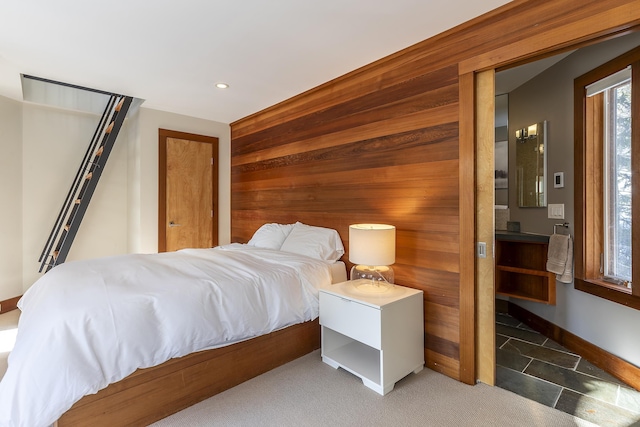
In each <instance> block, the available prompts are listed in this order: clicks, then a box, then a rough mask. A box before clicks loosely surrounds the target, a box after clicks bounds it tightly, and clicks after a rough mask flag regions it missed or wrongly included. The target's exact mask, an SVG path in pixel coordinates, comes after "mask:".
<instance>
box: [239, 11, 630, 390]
mask: <svg viewBox="0 0 640 427" xmlns="http://www.w3.org/2000/svg"><path fill="white" fill-rule="evenodd" d="M638 23H640V8H638V7H637V1H633V0H609V1H595V0H591V1H589V0H588V1H584V2H576V1H573V0H519V1H514V2H511V3H508V4H507V5H505V6H503V7H501V8H499V9H497V10H495V11H492V12H490V13H488V14H485V15H483V16H481V17H478V18H477V19H475V20H473V21H470V22H468V23H465V24H462V25H460V26H458V27H456V28H453V29H451V30H449V31H447V32H445V33H442V34H440V35H438V36H436V37H433V38H431V39H428V40H425V41H423V42H421V43H418V44H416V45H414V46H411V47H409V48H407V49H405V50H403V51H400V52H397V53H395V54H393V55H390V56H388V57H386V58H383V59H381V60H379V61H377V62H374V63H372V64H370V65H367V66H365V67H362V68H360V69H358V70H355V71H353V72H351V73H349V74H346V75H344V76H342V77H339V78H336V79H334V80H332V81H330V82H327V83H326V84H324V85H321V86H319V87H317V88H313V89H311V90H309V91H307V92H305V93H302V94H300V95H299V96H296V97H294V98H292V99H290V100H287V101H284V102H281V103H279V104H277V105H274V106H273V107H270V108H268V109H266V110H264V111H261V112H259V113H256V114H253V115H251V116H249V117H246V118H244V119H242V120H239V121H237V122H235V123H232V125H231V139H232V142H231V144H232V146H231V153H232V159H231V166H232V170H231V174H232V177H231V182H232V195H231V200H232V206H231V210H232V211H231V226H232V227H231V228H232V229H231V238H232V241H238V242H246V241H248V240H249V238H250V237H251V235H252V234H253V232H254V231H255V230H256V229H257V228H258V227H260V226H261V225H262V224H263V223H266V222H281V223H290V222H295V221H302V222H305V223H307V224H311V225H318V226H324V227H331V228H335V229H337V230H338V232H339V233H340V235H341V237H342V239H343V241H344V243H345V247H346V249H347V251H348V247H349V242H348V227H349V224H352V223H356V222H381V223H389V224H393V225H395V226H396V228H397V236H398V237H397V256H396V265H395V266H394V269H395V271H396V282H397V283H399V284H402V285H404V286H409V287H415V288H418V289H422V290H423V291H424V292H425V294H424V295H425V296H424V298H425V358H426V364H427V366H428V367H430V368H433V369H436V370H438V371H440V372H443V373H445V374H446V375H449V376H451V377H453V378H456V379H459V380H461V381H464V382H466V383H470V384H471V383H474V382H475V379H476V369H475V356H476V345H475V340H476V317H475V310H476V283H475V247H474V243H475V239H476V238H475V234H474V230H475V229H476V211H475V203H476V200H475V187H476V176H475V169H476V166H475V165H476V154H475V141H476V133H475V123H476V120H477V119H476V114H475V113H476V111H475V110H476V106H475V90H476V88H475V74H474V73H475V72H476V71H478V70H491V69H493V68H495V67H498V66H508V65H509V64H510V63H516V62H518V61H523V60H527V59H528V58H533V57H535V56H539V55H548V54H550V53H553V52H556V51H559V50H565V49H569V48H571V47H572V46H575V45H578V44H585V43H587V42H589V41H590V40H596V39H598V38H603V37H607V36H608V34H622V33H624V32H625V31H629V30H630V29H632V28H633V27H634V26H636V25H638ZM483 96H485V97H486V96H487V95H486V93H485V94H484V95H483ZM479 98H480V99H482V96H481V97H479ZM485 99H486V98H485ZM478 161H489V160H486V159H478ZM481 179H483V180H486V178H484V177H483V178H481ZM491 181H492V179H491ZM479 184H480V185H483V186H492V185H493V183H492V182H491V183H487V182H483V183H479ZM483 215H484V214H483ZM485 222H491V221H485ZM492 227H493V224H491V229H492ZM344 260H345V261H347V263H348V255H345V257H344ZM429 310H431V311H429ZM440 313H445V314H446V315H445V316H443V317H441V316H438V314H440ZM488 327H492V326H488ZM445 335H446V336H445Z"/></svg>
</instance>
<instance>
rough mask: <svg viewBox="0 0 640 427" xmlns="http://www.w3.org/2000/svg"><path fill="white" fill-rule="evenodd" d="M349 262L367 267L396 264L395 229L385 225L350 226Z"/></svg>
mask: <svg viewBox="0 0 640 427" xmlns="http://www.w3.org/2000/svg"><path fill="white" fill-rule="evenodd" d="M349 261H351V262H352V263H354V264H362V265H369V266H378V265H391V264H393V263H394V262H396V228H395V227H394V226H393V225H387V224H353V225H350V226H349Z"/></svg>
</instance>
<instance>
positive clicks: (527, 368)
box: [496, 313, 640, 427]
mask: <svg viewBox="0 0 640 427" xmlns="http://www.w3.org/2000/svg"><path fill="white" fill-rule="evenodd" d="M496 363H497V367H496V385H497V386H498V387H500V388H503V389H506V390H509V391H512V392H514V393H516V394H519V395H520V396H524V397H526V398H527V399H531V400H535V401H537V402H540V403H542V404H544V405H547V406H550V407H552V408H556V409H558V410H560V411H563V412H567V413H569V414H573V415H575V416H576V417H579V418H582V419H584V420H587V421H590V422H592V423H594V424H597V425H599V426H611V427H627V426H640V392H638V391H636V390H634V389H633V388H631V387H629V386H627V385H626V384H624V383H623V382H621V381H619V380H618V379H616V378H614V377H613V376H611V375H609V374H607V373H606V372H604V371H603V370H601V369H599V368H597V367H595V366H594V365H592V364H591V363H589V362H588V361H587V360H585V359H583V358H581V357H580V356H578V355H576V354H573V353H571V352H570V351H569V350H567V349H566V348H563V347H562V346H560V345H559V344H557V343H556V342H554V341H552V340H550V339H548V338H546V337H545V336H543V335H541V334H539V333H537V332H535V331H534V330H533V329H531V328H529V327H527V326H526V325H525V324H523V323H521V322H520V321H518V320H517V319H515V318H513V317H511V316H509V315H507V314H504V313H496Z"/></svg>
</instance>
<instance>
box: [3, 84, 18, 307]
mask: <svg viewBox="0 0 640 427" xmlns="http://www.w3.org/2000/svg"><path fill="white" fill-rule="evenodd" d="M0 152H1V153H2V155H0V200H2V209H0V301H3V300H6V299H9V298H13V297H15V296H18V295H21V294H22V256H20V254H22V104H21V103H20V102H17V101H14V100H11V99H9V98H5V97H2V96H0ZM16 254H18V256H16Z"/></svg>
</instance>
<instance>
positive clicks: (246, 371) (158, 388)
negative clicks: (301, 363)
mask: <svg viewBox="0 0 640 427" xmlns="http://www.w3.org/2000/svg"><path fill="white" fill-rule="evenodd" d="M318 348H320V325H319V322H318V319H316V320H314V321H310V322H305V323H301V324H297V325H293V326H290V327H288V328H285V329H281V330H279V331H276V332H272V333H270V334H267V335H263V336H260V337H256V338H253V339H250V340H247V341H243V342H240V343H237V344H232V345H229V346H226V347H221V348H216V349H213V350H206V351H201V352H197V353H192V354H189V355H187V356H184V357H181V358H177V359H171V360H169V361H167V362H165V363H163V364H161V365H158V366H155V367H153V368H147V369H139V370H137V371H136V372H134V373H133V374H131V375H130V376H128V377H126V378H124V379H123V380H121V381H119V382H117V383H113V384H111V385H109V386H108V387H107V388H105V389H103V390H100V391H99V392H98V393H96V394H92V395H88V396H85V397H83V398H82V399H81V400H80V401H78V402H77V403H76V404H75V405H73V407H71V409H70V410H69V411H67V412H66V413H65V414H64V415H63V416H62V417H60V419H59V420H58V421H57V422H56V424H55V425H56V426H85V425H88V424H90V425H92V426H110V427H114V426H146V425H148V424H150V423H153V422H155V421H158V420H160V419H162V418H165V417H167V416H169V415H171V414H174V413H176V412H178V411H180V410H182V409H184V408H187V407H189V406H191V405H193V404H195V403H197V402H200V401H201V400H204V399H206V398H208V397H211V396H213V395H215V394H217V393H220V392H222V391H224V390H227V389H229V388H231V387H234V386H236V385H238V384H240V383H242V382H244V381H247V380H249V379H251V378H253V377H256V376H258V375H260V374H263V373H265V372H267V371H269V370H271V369H273V368H276V367H278V366H280V365H283V364H285V363H287V362H290V361H292V360H294V359H296V358H298V357H301V356H303V355H305V354H307V353H310V352H311V351H313V350H316V349H318Z"/></svg>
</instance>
